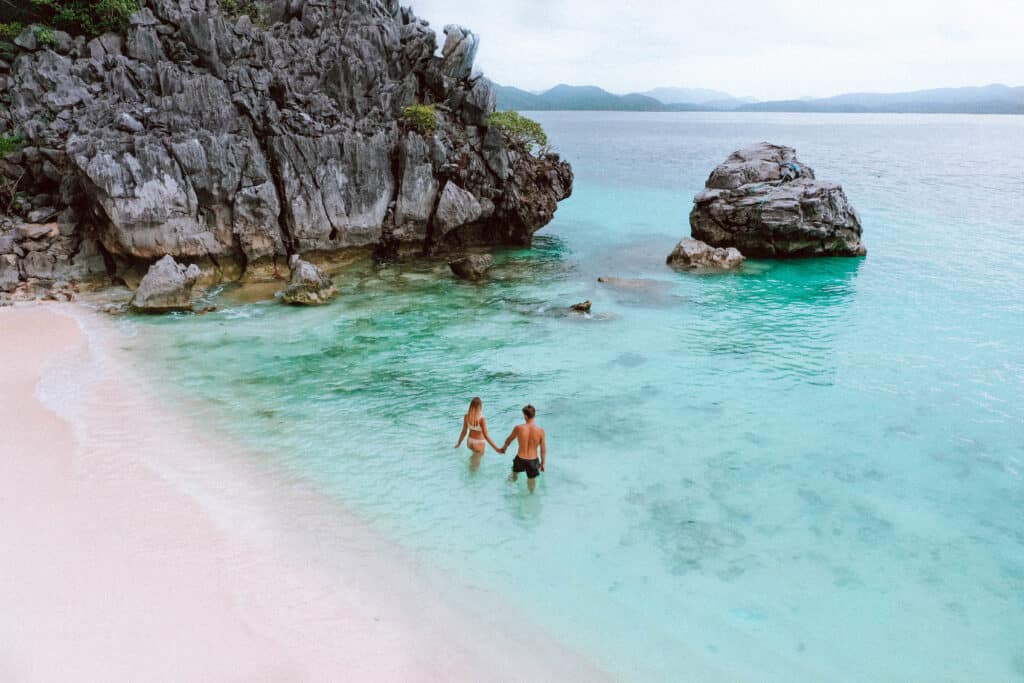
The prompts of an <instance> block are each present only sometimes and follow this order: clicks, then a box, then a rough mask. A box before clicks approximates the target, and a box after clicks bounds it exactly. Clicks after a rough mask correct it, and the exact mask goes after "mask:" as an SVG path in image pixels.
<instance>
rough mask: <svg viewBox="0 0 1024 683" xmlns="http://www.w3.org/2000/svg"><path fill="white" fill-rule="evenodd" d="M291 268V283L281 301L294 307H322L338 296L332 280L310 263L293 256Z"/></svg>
mask: <svg viewBox="0 0 1024 683" xmlns="http://www.w3.org/2000/svg"><path fill="white" fill-rule="evenodd" d="M289 266H291V269H292V278H291V282H289V283H288V289H286V290H284V294H283V295H282V297H281V299H282V301H284V302H285V303H286V304H290V305H292V306H321V305H323V304H326V303H329V302H330V301H331V299H333V298H334V297H336V296H338V288H337V287H335V286H334V282H333V281H332V280H331V278H329V277H327V276H326V275H324V274H323V272H322V271H321V270H320V269H319V268H317V267H316V266H314V265H313V264H312V263H310V262H309V261H303V260H302V259H300V258H299V257H298V256H292V258H291V261H290V262H289Z"/></svg>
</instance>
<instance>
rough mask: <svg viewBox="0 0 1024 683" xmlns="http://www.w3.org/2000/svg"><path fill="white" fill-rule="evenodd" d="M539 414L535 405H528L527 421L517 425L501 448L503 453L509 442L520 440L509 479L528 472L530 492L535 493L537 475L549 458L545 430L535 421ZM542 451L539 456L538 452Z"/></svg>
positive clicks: (526, 409) (517, 477)
mask: <svg viewBox="0 0 1024 683" xmlns="http://www.w3.org/2000/svg"><path fill="white" fill-rule="evenodd" d="M536 416H537V409H536V408H534V407H533V406H526V407H525V408H523V417H525V418H526V422H525V423H523V424H521V425H517V426H516V427H515V429H513V430H512V433H511V434H509V435H508V438H507V439H505V445H504V446H502V448H501V453H504V452H505V451H506V450H508V447H509V444H511V443H512V441H513V440H518V441H519V453H518V454H517V455H516V459H515V460H513V461H512V474H511V475H510V476H509V478H508V479H509V481H516V480H518V479H519V474H520V473H521V472H526V478H527V486H529V488H530V493H533V490H534V488H536V486H537V477H539V476H540V473H541V472H543V471H544V465H545V463H546V462H547V459H548V445H547V441H546V440H545V435H544V430H543V429H541V427H540V426H539V425H538V424H537V423H536V422H534V418H535V417H536ZM538 450H539V451H540V456H539V457H538V455H537V452H538Z"/></svg>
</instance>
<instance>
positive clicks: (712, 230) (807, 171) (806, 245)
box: [690, 142, 867, 258]
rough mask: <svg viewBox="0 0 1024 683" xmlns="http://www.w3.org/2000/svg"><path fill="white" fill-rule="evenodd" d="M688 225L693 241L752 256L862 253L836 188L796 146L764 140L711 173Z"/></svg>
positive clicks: (856, 228) (857, 227)
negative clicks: (817, 173)
mask: <svg viewBox="0 0 1024 683" xmlns="http://www.w3.org/2000/svg"><path fill="white" fill-rule="evenodd" d="M690 228H691V231H692V234H693V237H694V239H698V240H701V241H703V242H706V243H707V244H709V245H711V246H713V247H724V248H728V247H735V248H737V249H739V250H740V252H742V253H743V254H745V255H746V256H748V257H751V258H797V257H811V256H864V255H866V254H867V249H866V248H865V247H864V245H863V244H862V243H861V234H862V232H863V231H862V228H861V223H860V218H859V217H858V215H857V212H856V211H855V210H854V208H853V207H852V206H850V204H849V202H848V201H847V199H846V193H845V192H843V188H842V186H840V185H837V184H835V183H827V182H822V181H819V180H817V179H816V178H815V175H814V170H813V169H811V168H810V167H809V166H806V165H804V164H803V163H802V162H800V161H799V160H798V159H797V157H796V151H795V150H794V149H792V148H790V147H782V146H780V145H773V144H770V143H767V142H762V143H760V144H758V145H754V146H753V147H749V148H747V149H743V150H740V151H738V152H734V153H733V154H732V156H730V157H729V158H728V159H727V160H726V161H725V163H723V164H722V165H721V166H719V167H718V168H716V169H715V170H714V171H713V172H712V173H711V176H710V177H709V178H708V181H707V185H706V187H705V189H704V191H703V192H701V193H700V194H698V195H697V197H696V198H695V200H694V207H693V211H692V212H691V213H690Z"/></svg>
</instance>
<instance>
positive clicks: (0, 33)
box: [0, 0, 139, 46]
mask: <svg viewBox="0 0 1024 683" xmlns="http://www.w3.org/2000/svg"><path fill="white" fill-rule="evenodd" d="M138 11H139V2H138V0H96V1H95V2H93V1H89V0H29V1H28V2H20V3H18V4H17V5H16V6H14V8H13V9H6V10H5V12H4V15H3V16H4V18H8V19H10V21H9V22H8V23H5V24H0V40H4V41H7V42H10V41H11V40H13V39H14V38H16V37H17V36H18V34H19V33H21V30H22V28H23V27H24V26H25V25H26V24H38V26H37V27H36V28H35V29H33V32H34V33H35V36H36V40H38V41H39V42H41V43H43V44H44V45H47V46H51V45H53V44H54V40H55V38H54V35H53V33H54V31H65V32H67V33H70V34H71V35H84V36H86V37H88V38H93V37H95V36H98V35H100V34H103V33H108V32H113V33H124V31H125V29H126V28H127V27H128V17H130V16H131V15H132V14H134V13H135V12H138Z"/></svg>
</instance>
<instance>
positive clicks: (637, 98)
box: [497, 85, 666, 111]
mask: <svg viewBox="0 0 1024 683" xmlns="http://www.w3.org/2000/svg"><path fill="white" fill-rule="evenodd" d="M497 89H498V109H499V110H507V109H515V110H518V111H560V110H565V111H666V107H665V105H664V104H663V103H661V102H659V101H658V100H656V99H654V98H653V97H647V96H645V95H614V94H612V93H610V92H608V91H607V90H602V89H601V88H598V87H596V86H592V85H582V86H581V85H556V86H555V87H554V88H552V89H551V90H548V91H547V92H543V93H541V94H540V95H535V94H533V93H530V92H527V91H525V90H520V89H519V88H513V87H510V86H504V85H499V86H497Z"/></svg>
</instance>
